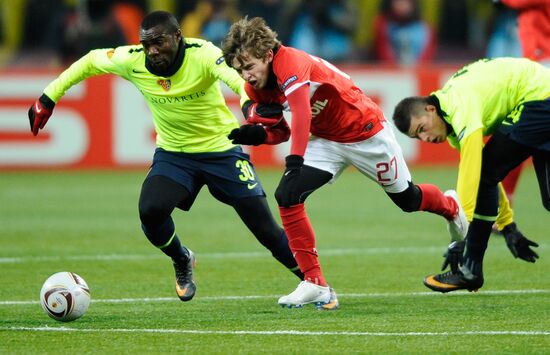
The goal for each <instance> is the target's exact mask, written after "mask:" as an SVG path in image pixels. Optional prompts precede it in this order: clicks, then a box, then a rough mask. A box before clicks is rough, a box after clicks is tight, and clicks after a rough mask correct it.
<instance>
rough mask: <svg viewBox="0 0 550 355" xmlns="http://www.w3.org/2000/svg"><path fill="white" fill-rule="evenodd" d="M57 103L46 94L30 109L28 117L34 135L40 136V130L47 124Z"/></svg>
mask: <svg viewBox="0 0 550 355" xmlns="http://www.w3.org/2000/svg"><path fill="white" fill-rule="evenodd" d="M54 107H55V102H53V101H52V99H50V98H49V97H48V96H47V95H46V94H42V96H40V98H38V100H36V101H35V102H34V104H32V106H31V107H30V108H29V112H28V116H29V123H30V125H31V132H32V134H33V135H35V136H36V135H37V134H38V130H39V129H42V128H44V126H45V125H46V122H48V119H49V118H50V116H51V115H52V113H53V108H54Z"/></svg>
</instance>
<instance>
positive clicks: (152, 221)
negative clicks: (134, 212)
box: [139, 200, 170, 226]
mask: <svg viewBox="0 0 550 355" xmlns="http://www.w3.org/2000/svg"><path fill="white" fill-rule="evenodd" d="M169 216H170V209H169V208H166V206H163V205H162V204H160V203H158V201H153V200H146V201H139V219H140V220H141V223H142V224H144V225H145V226H155V225H159V224H161V223H164V221H166V218H168V217H169Z"/></svg>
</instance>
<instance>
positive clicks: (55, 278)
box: [40, 272, 90, 322]
mask: <svg viewBox="0 0 550 355" xmlns="http://www.w3.org/2000/svg"><path fill="white" fill-rule="evenodd" d="M40 304H41V305H42V308H43V309H44V312H46V314H47V315H49V316H50V317H52V318H53V319H55V320H58V321H61V322H70V321H73V320H75V319H78V318H80V317H82V315H83V314H84V313H85V312H86V310H87V309H88V306H89V305H90V289H89V288H88V284H87V283H86V281H84V279H83V278H82V277H80V276H78V275H77V274H75V273H74V272H58V273H55V274H53V275H52V276H50V277H48V279H47V280H46V282H44V285H42V289H41V290H40Z"/></svg>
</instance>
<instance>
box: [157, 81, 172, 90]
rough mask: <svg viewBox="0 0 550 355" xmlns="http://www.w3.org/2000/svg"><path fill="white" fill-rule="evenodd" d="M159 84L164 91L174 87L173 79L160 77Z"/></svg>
mask: <svg viewBox="0 0 550 355" xmlns="http://www.w3.org/2000/svg"><path fill="white" fill-rule="evenodd" d="M157 84H159V85H160V86H162V88H163V89H164V91H169V90H170V88H171V87H172V81H170V79H159V80H157Z"/></svg>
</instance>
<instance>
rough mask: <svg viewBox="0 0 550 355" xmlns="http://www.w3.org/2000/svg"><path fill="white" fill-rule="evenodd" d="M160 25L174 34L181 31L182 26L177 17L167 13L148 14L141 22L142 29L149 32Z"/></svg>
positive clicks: (155, 12)
mask: <svg viewBox="0 0 550 355" xmlns="http://www.w3.org/2000/svg"><path fill="white" fill-rule="evenodd" d="M158 25H162V26H164V28H165V29H167V30H168V31H170V32H172V33H175V32H177V31H179V30H180V24H179V23H178V20H177V19H176V17H175V16H174V15H172V14H171V13H169V12H167V11H154V12H151V13H149V14H147V15H146V16H145V17H144V18H143V20H142V21H141V25H140V29H141V30H148V29H150V28H153V27H155V26H158Z"/></svg>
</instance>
